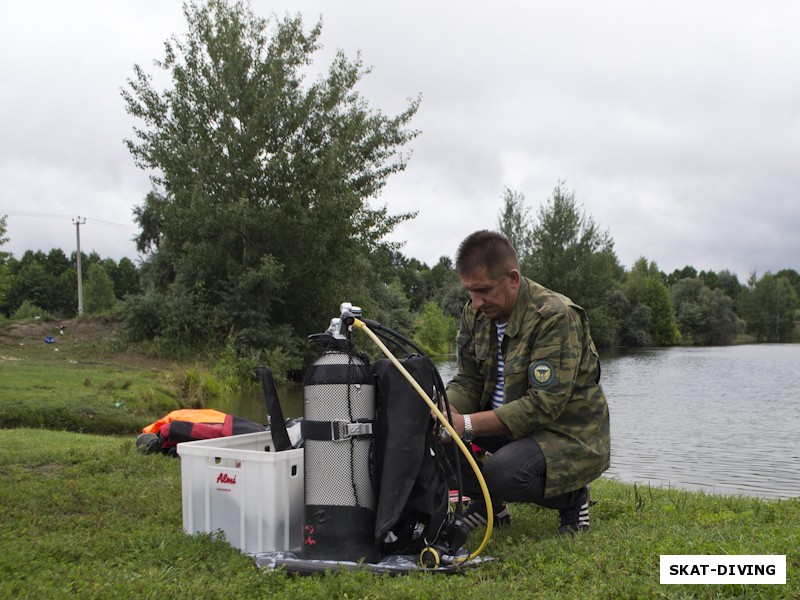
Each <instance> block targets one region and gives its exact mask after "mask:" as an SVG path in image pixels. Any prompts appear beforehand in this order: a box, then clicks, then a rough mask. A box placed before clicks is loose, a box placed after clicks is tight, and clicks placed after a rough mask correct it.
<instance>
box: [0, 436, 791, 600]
mask: <svg viewBox="0 0 800 600" xmlns="http://www.w3.org/2000/svg"><path fill="white" fill-rule="evenodd" d="M180 468H181V465H180V460H178V459H170V458H167V457H163V456H159V455H156V456H145V455H143V454H140V453H137V452H136V451H135V450H134V436H126V437H119V436H97V435H88V434H78V433H70V432H56V431H47V430H34V429H5V430H0V477H2V481H3V485H2V486H0V547H1V548H2V552H0V597H3V598H62V597H68V596H75V597H80V598H131V597H136V598H178V597H181V598H322V597H335V598H382V599H387V598H434V597H467V596H469V597H482V598H489V597H494V598H498V599H499V598H509V597H517V598H647V597H655V598H659V597H668V598H682V597H687V598H688V597H752V598H762V597H764V598H787V597H793V596H794V597H798V590H800V577H799V576H798V569H799V568H800V551H798V548H800V527H798V523H800V499H798V498H795V499H792V500H780V501H779V500H775V501H772V500H759V499H754V498H747V497H723V496H710V495H704V494H701V493H693V492H687V491H682V490H675V489H673V490H665V489H649V488H643V487H641V486H633V485H628V484H623V483H619V482H614V481H610V480H606V479H601V480H599V481H597V482H596V483H595V485H594V487H593V497H594V498H595V499H596V500H597V504H596V505H595V506H594V507H593V508H592V530H591V532H589V533H588V534H583V535H579V536H576V537H574V538H564V537H559V536H557V535H555V533H554V531H555V528H556V525H557V515H556V514H555V513H554V512H553V511H546V510H542V509H537V508H535V507H532V506H527V505H512V514H513V517H514V524H513V527H511V528H510V529H503V530H500V531H498V532H496V533H495V536H494V537H493V539H492V541H491V543H490V544H489V547H488V550H487V552H486V555H488V556H491V557H493V558H494V559H495V560H494V561H493V562H491V563H488V564H486V565H483V566H481V567H479V568H476V569H472V570H468V571H466V572H465V573H463V574H461V575H455V576H443V575H437V574H429V573H420V574H414V575H411V576H399V577H388V576H376V575H370V574H366V573H344V574H336V575H327V576H310V577H298V576H287V575H286V574H285V573H283V572H270V571H259V570H258V569H257V568H255V567H254V564H253V561H252V560H251V559H250V558H249V557H247V556H245V555H242V554H240V553H239V552H238V551H236V550H235V549H233V548H231V547H230V546H228V545H227V544H226V543H224V541H222V540H220V539H212V536H192V537H190V536H187V535H185V534H184V533H183V529H182V517H181V483H180ZM661 554H786V555H787V585H786V586H731V585H729V586H662V585H660V584H659V555H661Z"/></svg>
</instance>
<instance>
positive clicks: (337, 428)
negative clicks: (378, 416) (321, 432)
mask: <svg viewBox="0 0 800 600" xmlns="http://www.w3.org/2000/svg"><path fill="white" fill-rule="evenodd" d="M359 435H372V423H352V422H350V421H331V439H333V440H335V441H338V440H349V439H350V438H352V437H355V436H359Z"/></svg>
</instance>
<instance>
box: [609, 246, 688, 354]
mask: <svg viewBox="0 0 800 600" xmlns="http://www.w3.org/2000/svg"><path fill="white" fill-rule="evenodd" d="M623 289H624V292H625V295H626V296H627V298H628V299H629V300H630V302H631V304H632V306H633V307H634V310H635V308H636V306H637V305H642V304H643V305H645V306H647V308H648V309H649V313H650V314H649V325H648V329H647V333H648V340H647V344H655V345H657V346H671V345H673V344H677V343H679V342H680V330H679V329H678V328H677V326H676V325H675V316H674V311H673V308H672V302H671V300H670V297H669V291H668V290H667V286H666V284H665V283H664V277H663V275H662V273H661V272H660V271H659V270H658V265H657V264H656V263H655V262H648V261H647V259H646V258H644V257H640V258H639V259H638V260H637V261H636V262H635V263H634V265H633V268H632V269H631V271H630V273H628V277H627V279H626V281H625V284H624V286H623ZM644 316H645V313H644V312H642V311H638V312H637V318H636V320H635V325H636V327H640V326H641V325H642V323H643V322H644ZM629 329H630V327H629ZM631 331H632V330H631ZM628 333H629V337H631V338H633V339H637V340H638V339H640V336H639V335H638V334H636V335H631V332H630V331H629V332H628Z"/></svg>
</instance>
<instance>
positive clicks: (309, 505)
mask: <svg viewBox="0 0 800 600" xmlns="http://www.w3.org/2000/svg"><path fill="white" fill-rule="evenodd" d="M350 311H352V314H353V315H357V316H360V314H361V311H360V309H358V308H357V307H352V306H351V305H349V304H343V305H342V313H343V315H345V318H343V319H333V320H332V321H331V327H330V328H329V329H328V331H327V332H326V333H324V334H319V335H315V336H311V337H310V338H309V340H310V341H312V342H315V343H317V344H319V345H321V346H322V347H323V352H322V354H321V355H320V356H319V358H317V360H316V361H314V363H313V364H312V365H311V366H310V367H309V369H308V370H307V371H306V374H305V377H304V380H303V425H302V428H303V438H304V440H305V459H304V461H305V462H304V469H305V471H304V473H305V474H304V477H305V509H304V519H303V554H304V556H305V557H306V558H309V559H321V560H348V561H359V560H361V559H363V560H366V561H367V562H375V561H377V560H378V559H379V558H380V554H379V549H378V546H377V545H376V543H375V538H374V529H375V509H376V506H377V495H378V493H377V483H376V481H375V474H374V462H373V461H374V453H375V450H374V440H373V435H372V432H373V424H374V421H375V378H374V375H373V372H372V370H371V368H370V364H369V362H368V361H367V360H366V359H364V358H363V357H362V356H360V355H358V354H356V353H355V352H354V351H353V349H352V346H351V343H350V340H349V339H348V338H347V336H345V335H344V333H343V332H342V329H346V327H348V326H349V325H348V324H347V323H346V322H345V321H346V315H347V314H350ZM343 323H344V324H343Z"/></svg>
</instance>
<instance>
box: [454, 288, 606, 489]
mask: <svg viewBox="0 0 800 600" xmlns="http://www.w3.org/2000/svg"><path fill="white" fill-rule="evenodd" d="M457 350H458V373H457V374H456V376H455V377H454V378H453V380H452V381H451V382H450V383H449V384H448V386H447V396H448V399H449V400H450V402H451V404H452V405H453V406H454V407H455V408H456V409H458V411H459V412H461V413H472V412H477V411H481V410H487V409H489V408H490V407H491V400H492V391H493V388H494V384H495V379H496V377H497V330H496V327H495V324H494V322H493V321H491V320H490V319H486V318H485V317H484V316H483V315H482V314H481V313H480V312H479V311H476V310H475V309H473V308H472V304H471V303H470V302H467V304H466V306H465V307H464V310H463V311H462V313H461V324H460V327H459V331H458V339H457ZM503 360H504V363H505V366H504V370H503V374H504V377H505V392H504V400H503V406H501V407H499V408H497V409H494V410H495V413H496V414H497V417H498V418H499V419H500V421H502V422H503V424H505V425H506V427H508V429H509V431H510V432H511V438H512V439H519V438H521V437H523V436H531V437H532V438H533V439H534V440H535V441H536V443H537V444H538V445H539V447H540V448H541V450H542V453H543V454H544V457H545V460H546V462H547V480H546V482H545V496H548V497H549V496H556V495H558V494H561V493H564V492H569V491H572V490H575V489H578V488H580V487H581V486H583V485H586V484H587V483H589V482H590V481H592V480H594V479H596V478H597V477H598V476H599V475H600V474H601V473H602V472H603V471H605V470H606V469H607V468H608V466H609V463H610V458H611V433H610V426H609V414H608V405H607V404H606V398H605V395H604V394H603V389H602V387H601V386H600V361H599V358H598V355H597V349H596V348H595V345H594V342H593V341H592V338H591V335H590V334H589V324H588V321H587V319H586V314H585V312H584V311H583V309H582V308H581V307H579V306H577V305H576V304H574V303H573V302H572V301H571V300H570V299H569V298H567V297H566V296H562V295H561V294H557V293H555V292H553V291H551V290H548V289H547V288H544V287H542V286H541V285H539V284H538V283H536V282H534V281H531V280H530V279H527V278H523V279H522V282H521V284H520V290H519V295H518V296H517V303H516V305H515V306H514V310H513V311H512V313H511V316H510V317H509V320H508V328H507V329H506V334H505V337H504V338H503Z"/></svg>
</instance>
